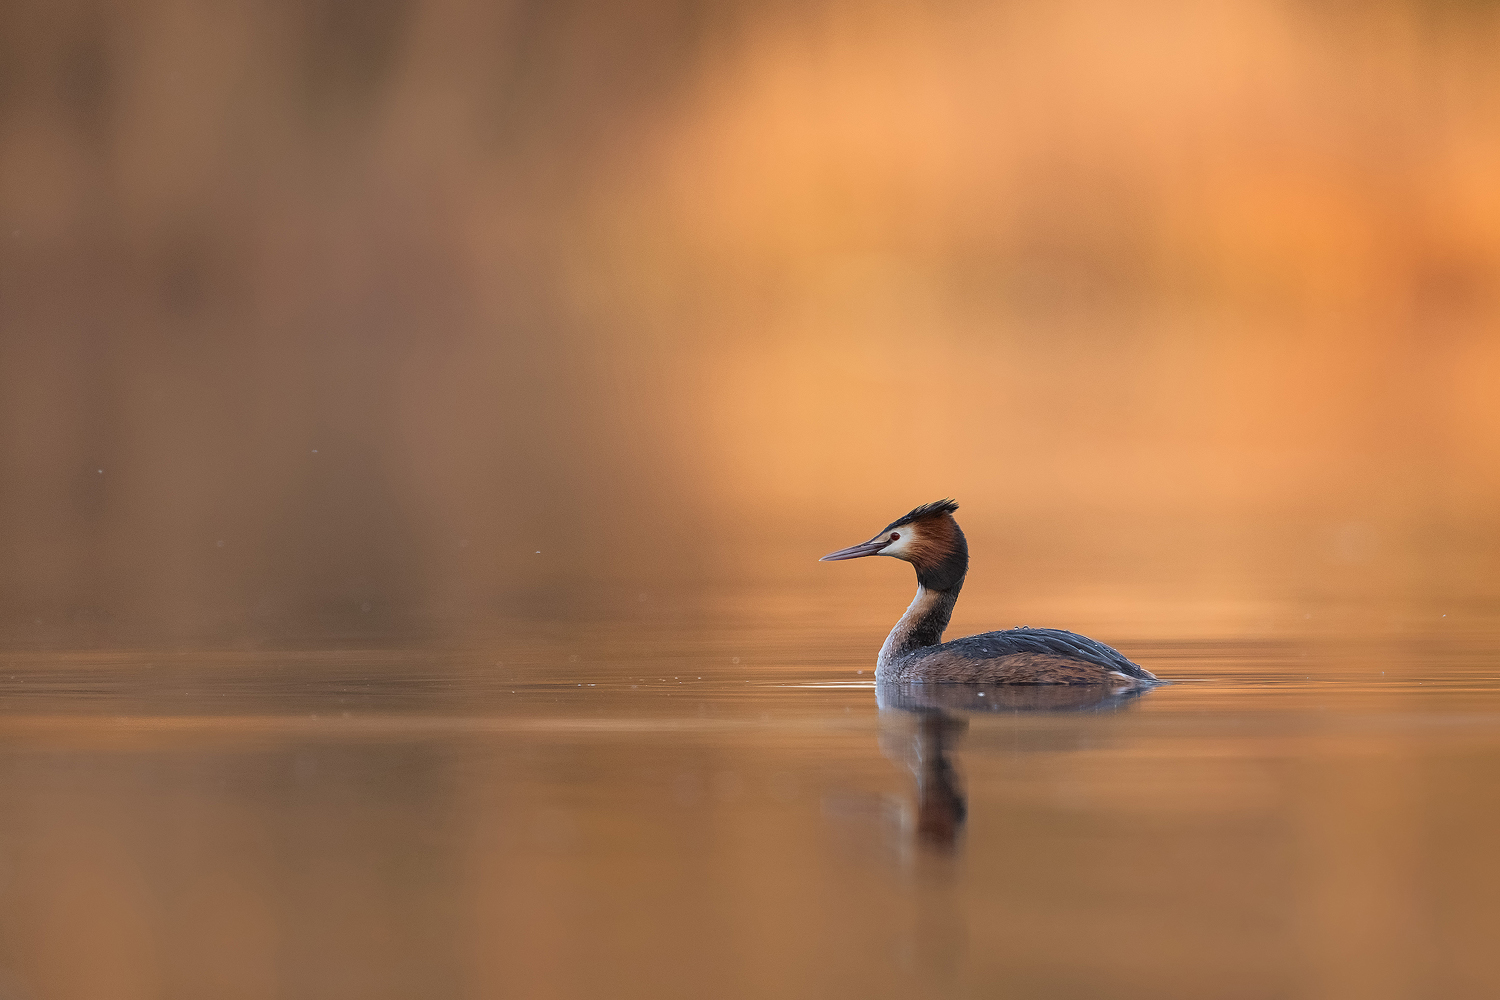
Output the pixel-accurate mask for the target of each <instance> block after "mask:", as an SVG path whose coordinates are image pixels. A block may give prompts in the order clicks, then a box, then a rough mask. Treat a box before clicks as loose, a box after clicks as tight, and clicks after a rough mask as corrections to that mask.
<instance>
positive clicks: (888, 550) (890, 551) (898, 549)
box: [878, 535, 911, 556]
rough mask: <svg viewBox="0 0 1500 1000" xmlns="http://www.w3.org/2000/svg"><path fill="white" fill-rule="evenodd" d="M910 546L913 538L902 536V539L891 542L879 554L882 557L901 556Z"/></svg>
mask: <svg viewBox="0 0 1500 1000" xmlns="http://www.w3.org/2000/svg"><path fill="white" fill-rule="evenodd" d="M910 544H911V536H910V535H902V536H901V537H900V538H898V539H896V540H895V541H894V542H891V543H890V544H889V545H887V546H886V547H885V548H883V549H881V550H880V552H879V553H878V554H879V555H882V556H899V555H901V554H903V553H904V552H905V551H906V548H907V546H908V545H910Z"/></svg>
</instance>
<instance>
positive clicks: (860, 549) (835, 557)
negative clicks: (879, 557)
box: [818, 537, 890, 562]
mask: <svg viewBox="0 0 1500 1000" xmlns="http://www.w3.org/2000/svg"><path fill="white" fill-rule="evenodd" d="M889 542H890V539H888V538H883V537H882V538H876V539H874V540H872V541H868V542H860V543H859V544H858V545H851V546H849V547H848V548H847V549H839V550H838V551H837V552H830V553H828V554H827V555H826V556H824V557H823V558H822V559H819V560H818V562H839V561H841V560H844V559H858V558H859V557H860V556H873V555H876V554H878V553H879V552H880V550H881V549H883V548H885V547H886V545H887V544H888V543H889Z"/></svg>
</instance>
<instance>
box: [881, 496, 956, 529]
mask: <svg viewBox="0 0 1500 1000" xmlns="http://www.w3.org/2000/svg"><path fill="white" fill-rule="evenodd" d="M955 510H958V501H957V500H934V501H933V502H932V503H924V504H923V505H922V506H920V507H918V508H916V509H915V510H913V511H912V512H911V513H910V514H907V515H905V516H904V517H898V518H896V519H895V520H894V521H892V522H891V523H890V524H887V525H886V526H885V527H884V528H881V529H880V530H881V531H882V532H884V531H890V530H891V529H892V528H899V527H901V526H902V525H903V524H911V523H912V522H913V521H925V520H927V519H928V518H931V517H941V516H943V515H944V514H951V513H953V512H954V511H955Z"/></svg>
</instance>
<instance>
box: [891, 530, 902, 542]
mask: <svg viewBox="0 0 1500 1000" xmlns="http://www.w3.org/2000/svg"><path fill="white" fill-rule="evenodd" d="M900 537H901V532H899V531H893V532H891V541H893V542H894V541H895V540H896V539H898V538H900Z"/></svg>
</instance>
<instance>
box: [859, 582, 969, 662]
mask: <svg viewBox="0 0 1500 1000" xmlns="http://www.w3.org/2000/svg"><path fill="white" fill-rule="evenodd" d="M963 586H964V579H963V577H961V576H960V577H959V578H958V582H957V583H955V584H954V585H953V586H951V587H949V588H948V589H947V590H928V589H927V588H926V587H924V586H922V585H921V584H920V583H919V584H917V596H916V597H915V598H913V599H912V602H911V607H909V608H907V609H906V614H904V615H902V616H901V620H900V621H899V622H897V623H896V627H895V628H893V629H891V634H890V635H888V636H886V639H885V645H884V646H882V647H881V648H880V659H879V660H877V661H876V663H875V667H876V669H877V670H878V671H880V672H881V673H884V672H885V668H886V667H887V665H889V664H891V663H894V662H896V661H897V660H900V659H901V658H902V657H903V656H906V655H907V654H909V653H911V652H913V651H914V650H918V649H922V648H923V647H925V646H936V645H937V644H938V643H940V642H942V641H943V631H944V630H945V629H947V627H948V619H950V618H952V617H953V605H955V604H957V603H958V592H959V591H960V590H962V589H963Z"/></svg>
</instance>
